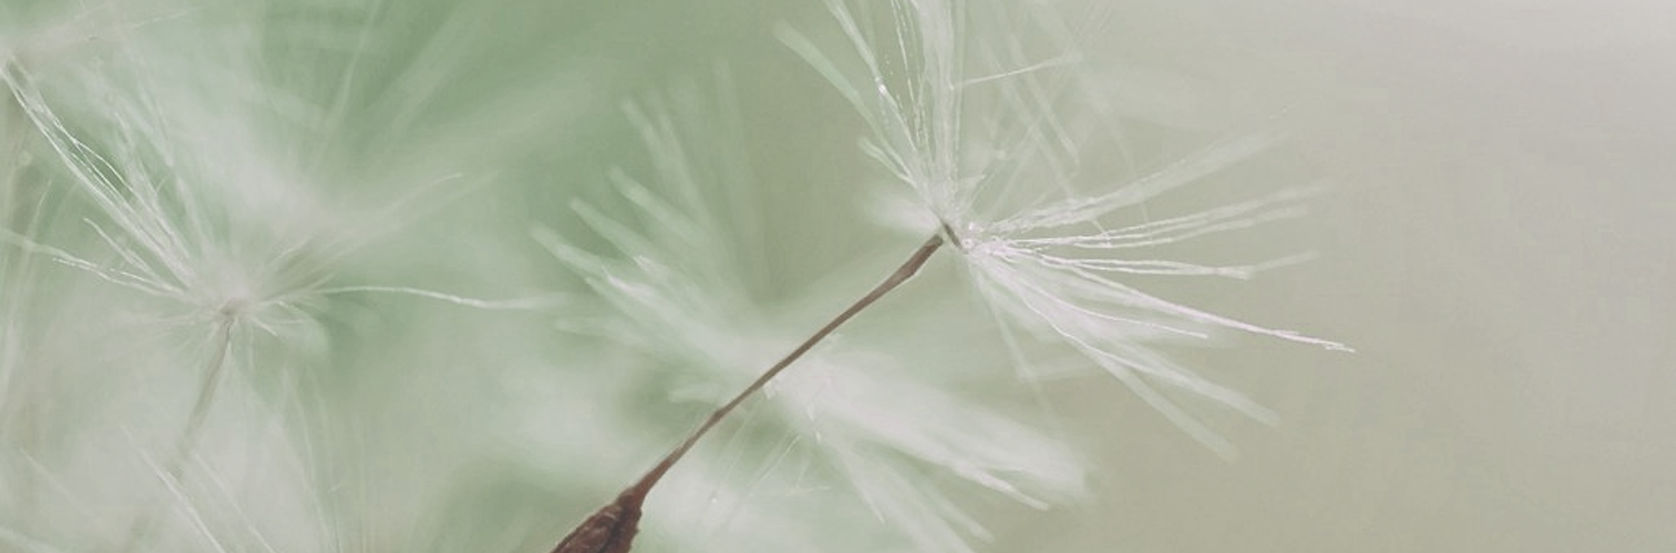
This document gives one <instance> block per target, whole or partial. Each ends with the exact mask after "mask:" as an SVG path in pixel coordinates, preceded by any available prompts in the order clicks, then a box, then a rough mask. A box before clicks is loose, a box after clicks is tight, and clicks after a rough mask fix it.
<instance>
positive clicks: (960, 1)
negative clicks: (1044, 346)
mask: <svg viewBox="0 0 1676 553" xmlns="http://www.w3.org/2000/svg"><path fill="white" fill-rule="evenodd" d="M826 5H827V7H828V10H829V11H830V12H831V14H832V16H833V17H834V19H836V20H837V22H838V25H839V27H840V28H841V29H842V30H843V34H844V38H845V39H846V40H847V41H848V48H847V50H848V52H847V53H845V55H844V56H843V57H840V56H838V55H837V54H835V53H834V51H835V50H833V49H825V48H822V47H819V46H817V45H815V43H814V41H812V40H810V39H808V38H806V37H804V36H803V35H802V34H800V33H798V32H796V31H794V30H791V29H789V28H784V27H782V28H781V29H780V32H779V35H780V37H781V39H782V40H783V41H784V42H785V43H786V44H787V45H788V46H790V47H791V48H792V49H793V50H794V51H796V52H797V53H798V54H799V55H801V56H802V57H803V58H804V59H805V60H806V61H808V62H809V63H810V65H811V66H813V67H814V68H815V69H816V71H818V72H819V73H820V74H821V75H822V76H823V77H825V78H826V79H827V80H828V81H829V82H830V83H831V84H832V85H833V86H834V87H836V89H837V90H838V92H839V93H840V94H841V95H842V96H844V98H845V99H846V100H848V101H849V103H850V104H851V106H852V107H854V108H855V110H856V111H857V113H859V114H860V116H861V119H862V121H863V122H864V123H865V124H866V128H867V131H868V134H867V135H866V138H865V139H864V142H863V145H862V151H863V153H864V154H865V155H867V156H868V157H870V158H872V159H873V160H874V161H876V162H878V163H879V164H880V166H881V167H882V168H883V169H884V170H885V172H886V173H887V174H889V175H890V176H891V177H892V178H893V179H894V180H896V181H898V182H899V183H900V184H901V185H905V186H906V188H907V189H909V190H912V191H913V193H914V195H915V196H916V197H917V198H918V200H919V202H920V205H921V206H922V209H923V210H925V211H926V212H927V213H928V214H929V217H928V218H929V219H933V220H935V221H937V222H938V224H939V225H940V228H941V229H942V230H941V232H942V233H944V234H946V235H948V239H949V240H950V241H951V242H952V243H953V244H955V245H956V246H957V247H956V249H957V250H958V251H959V253H960V255H961V257H962V258H963V259H964V260H965V262H966V263H965V265H966V267H967V268H968V271H967V272H968V274H969V275H970V276H971V279H972V282H973V284H974V285H975V287H976V289H977V291H978V292H979V295H980V296H981V297H982V298H983V299H984V301H986V302H987V303H988V304H990V305H991V306H992V307H991V309H992V311H993V312H994V313H995V314H996V320H997V322H998V324H1000V325H1001V326H1002V327H1003V330H1004V331H1007V332H1010V330H1008V329H1009V328H1012V327H1022V328H1025V329H1027V330H1030V331H1032V333H1033V334H1038V335H1046V336H1051V337H1052V338H1054V339H1055V340H1056V341H1058V342H1059V343H1061V344H1063V345H1064V346H1067V347H1069V348H1071V349H1073V350H1075V351H1077V352H1078V353H1080V354H1081V355H1083V356H1084V357H1085V358H1086V359H1087V360H1088V361H1089V362H1091V363H1092V364H1093V365H1095V366H1098V367H1099V368H1100V369H1102V370H1104V371H1105V372H1107V373H1110V374H1111V375H1112V376H1113V377H1115V378H1116V379H1117V380H1119V381H1120V382H1122V383H1123V384H1124V385H1125V386H1127V387H1129V388H1130V389H1131V390H1133V391H1134V392H1135V393H1136V394H1137V395H1138V396H1140V397H1141V398H1142V399H1143V400H1145V401H1146V402H1147V403H1148V404H1150V405H1152V406H1153V407H1155V408H1157V409H1158V410H1159V411H1160V412H1162V413H1163V414H1164V415H1165V416H1166V417H1167V418H1168V419H1170V420H1171V421H1172V422H1174V423H1176V424H1177V425H1179V426H1181V427H1182V428H1183V429H1185V430H1186V431H1187V432H1188V434H1190V435H1191V436H1193V437H1194V438H1195V439H1198V440H1200V441H1201V442H1204V443H1205V444H1206V445H1208V446H1210V447H1211V448H1212V449H1214V450H1216V451H1218V452H1222V453H1230V452H1231V451H1232V448H1231V445H1230V444H1228V443H1227V442H1226V441H1225V440H1223V439H1222V438H1221V437H1219V436H1217V435H1216V434H1215V433H1214V432H1212V431H1211V430H1210V429H1209V428H1208V427H1206V426H1204V425H1203V424H1202V423H1200V422H1199V421H1198V420H1197V418H1195V417H1193V416H1192V415H1191V414H1190V413H1189V411H1188V410H1186V409H1184V408H1182V407H1180V406H1178V405H1177V404H1176V402H1175V400H1174V399H1172V398H1171V397H1170V395H1169V394H1168V393H1166V392H1165V391H1164V390H1166V389H1168V390H1181V391H1186V392H1189V393H1191V394H1196V395H1199V396H1203V397H1206V398H1209V399H1211V400H1213V401H1214V402H1216V403H1218V404H1221V405H1225V406H1228V407H1231V408H1233V409H1235V410H1237V411H1239V412H1241V413H1244V414H1246V415H1249V416H1251V417H1253V418H1257V419H1259V420H1264V421H1269V420H1272V419H1273V414H1272V413H1271V412H1269V411H1267V410H1265V409H1263V408H1261V407H1260V406H1258V405H1257V404H1256V403H1255V402H1253V401H1251V400H1249V399H1247V398H1245V397H1244V396H1243V395H1241V394H1239V393H1238V392H1235V391H1233V390H1230V389H1228V388H1225V387H1223V386H1220V385H1217V384H1214V383H1212V382H1211V381H1209V380H1207V379H1205V378H1203V377H1201V376H1199V375H1197V374H1196V373H1194V372H1193V371H1190V370H1188V369H1186V368H1185V367H1182V366H1180V365H1178V364H1176V363H1174V362H1173V361H1171V360H1170V359H1169V358H1168V357H1167V356H1165V355H1164V354H1162V353H1161V352H1160V351H1159V350H1158V349H1157V346H1158V345H1159V344H1161V343H1163V342H1167V341H1171V340H1176V341H1179V340H1180V339H1183V338H1190V339H1196V340H1200V341H1203V340H1208V339H1211V338H1213V335H1214V334H1216V333H1217V332H1218V331H1221V330H1237V331H1243V332H1249V333H1255V334H1261V335H1267V336H1273V337H1277V338H1281V339H1285V340H1290V341H1294V342H1300V343H1306V344H1312V345H1317V346H1321V347H1325V348H1328V349H1346V348H1344V346H1342V345H1340V344H1338V343H1335V342H1331V341H1327V340H1320V339H1316V338H1310V337H1307V336H1304V335H1302V334H1299V333H1296V332H1291V331H1284V330H1274V329H1270V328H1267V327H1263V326H1259V325H1256V324H1251V323H1247V322H1244V321H1241V320H1237V319H1233V318H1229V317H1224V316H1220V315H1215V314H1212V313H1209V312H1206V311H1201V310H1198V309H1194V308H1191V307H1187V306H1185V305H1182V304H1179V303H1176V302H1172V301H1169V300H1165V299H1163V298H1160V297H1157V296H1154V295H1151V294H1148V293H1146V292H1144V291H1142V290H1141V289H1140V287H1139V286H1138V285H1137V284H1135V283H1134V281H1135V280H1136V278H1137V277H1142V276H1183V277H1188V276H1191V277H1218V278H1231V279H1246V278H1250V277H1251V276H1252V275H1254V274H1256V273H1258V272H1261V271H1263V270H1267V269H1272V268H1275V267H1279V266H1283V265H1286V264H1288V263H1291V262H1294V261H1295V260H1296V259H1298V257H1296V256H1292V257H1286V258H1281V259H1275V260H1265V261H1258V262H1254V263H1249V264H1236V265H1214V264H1205V263H1196V262H1191V261H1182V260H1177V259H1171V258H1169V257H1168V255H1169V254H1168V251H1169V247H1170V246H1172V245H1176V244H1181V243H1184V242H1188V241H1192V240H1196V239H1201V238H1205V237H1209V236H1213V235H1217V234H1222V233H1231V232H1239V231H1243V230H1246V229H1249V228H1252V227H1255V226H1258V225H1261V224H1265V223H1269V222H1273V221H1279V220H1284V219H1288V218H1294V217H1298V216H1300V215H1302V214H1303V213H1304V208H1303V205H1304V202H1305V201H1306V200H1307V199H1308V198H1310V197H1311V196H1312V195H1314V194H1315V193H1317V191H1318V189H1316V188H1311V187H1298V188H1291V189H1286V190H1282V191H1280V192H1278V193H1273V194H1270V195H1268V196H1264V197H1260V198H1257V199H1254V200H1248V201H1244V202H1240V203H1236V204H1231V205H1228V206H1222V207H1218V208H1212V209H1206V210H1202V211H1198V212H1193V213H1188V214H1186V215H1178V216H1170V217H1166V218H1159V219H1154V218H1152V217H1150V216H1148V215H1146V213H1145V210H1144V209H1142V208H1144V207H1145V205H1146V204H1147V203H1148V202H1150V201H1152V200H1154V199H1157V198H1160V197H1163V196H1165V195H1167V194H1170V193H1172V192H1175V191H1177V190H1180V189H1182V188H1184V187H1187V186H1189V185H1191V184H1193V183H1195V182H1197V181H1201V180H1204V179H1206V178H1209V177H1212V176H1214V175H1216V174H1217V173H1219V172H1222V171H1224V170H1226V169H1228V168H1230V167H1233V166H1235V165H1237V164H1239V163H1242V162H1244V161H1246V160H1248V159H1250V158H1252V157H1254V156H1256V155H1258V154H1259V153H1261V152H1263V151H1265V150H1266V149H1269V148H1271V147H1272V146H1273V145H1274V144H1275V143H1276V142H1278V140H1279V135H1278V134H1277V133H1274V132H1253V133H1246V134H1241V135H1237V136H1234V137H1232V138H1228V139H1225V140H1221V141H1219V142H1216V143H1213V144H1212V145H1210V146H1209V147H1206V148H1205V149H1203V150H1201V151H1199V152H1197V153H1195V154H1193V155H1190V156H1188V157H1186V158H1184V159H1181V160H1179V161H1177V162H1175V163H1172V164H1170V165H1168V166H1165V167H1162V168H1151V169H1150V170H1146V171H1140V173H1141V175H1142V176H1139V177H1131V178H1126V179H1118V180H1117V182H1115V183H1104V184H1094V185H1092V186H1091V185H1090V184H1089V181H1094V180H1096V179H1097V178H1098V177H1099V175H1097V174H1085V167H1084V166H1083V164H1082V163H1081V160H1082V159H1084V158H1085V157H1086V156H1090V155H1108V154H1107V152H1104V151H1101V150H1100V149H1099V148H1101V147H1110V146H1112V145H1114V144H1115V145H1121V143H1122V142H1121V139H1122V136H1121V133H1120V132H1119V131H1118V130H1117V127H1116V122H1115V121H1112V120H1111V119H1110V118H1109V117H1108V116H1107V112H1109V111H1110V110H1109V106H1105V105H1104V104H1103V102H1102V101H1101V100H1100V99H1099V98H1098V97H1091V96H1090V94H1091V91H1094V90H1096V89H1097V87H1095V86H1094V85H1093V84H1092V83H1091V79H1090V75H1089V74H1088V73H1087V72H1084V71H1081V70H1080V69H1079V67H1078V63H1079V61H1080V60H1083V59H1085V57H1084V56H1082V55H1081V54H1079V53H1078V51H1077V42H1078V40H1079V36H1078V34H1079V33H1084V32H1089V31H1088V30H1087V29H1083V30H1075V29H1077V27H1076V25H1072V24H1068V23H1067V22H1065V21H1063V20H1061V19H1060V18H1059V17H1058V15H1057V14H1055V13H1054V12H1053V10H1054V9H1055V8H1054V7H1053V6H1052V5H1051V4H1048V3H1040V4H1015V3H1009V2H999V1H989V0H948V1H940V0H892V1H890V2H887V3H886V5H887V6H888V10H886V11H887V12H888V13H884V14H879V13H874V12H872V11H870V9H869V8H870V7H871V6H870V5H867V4H862V3H851V2H845V1H843V0H828V1H827V2H826ZM997 36H1001V37H1008V38H1007V39H1005V40H999V41H997V40H994V38H993V37H997ZM840 59H848V60H854V62H851V63H844V62H840V61H838V60H840ZM855 62H858V63H855ZM846 65H848V66H850V67H859V69H846V67H845V66H846ZM858 73H859V76H858ZM1114 136H1115V137H1116V139H1117V140H1116V141H1115V142H1114V141H1113V137H1114ZM901 219H905V220H912V219H913V218H911V217H902V218H901ZM1009 343H1011V342H1009ZM1020 370H1021V371H1028V366H1027V365H1021V366H1020ZM1026 376H1029V375H1028V374H1026Z"/></svg>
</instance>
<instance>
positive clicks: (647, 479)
mask: <svg viewBox="0 0 1676 553" xmlns="http://www.w3.org/2000/svg"><path fill="white" fill-rule="evenodd" d="M942 245H943V235H942V234H940V233H939V234H934V235H932V236H931V238H930V239H928V240H926V241H925V244H923V245H921V246H920V247H919V249H918V250H915V251H914V254H913V255H911V256H909V257H908V260H907V261H905V262H903V263H902V266H900V267H897V268H896V272H893V273H891V274H890V276H889V277H886V278H885V280H884V282H880V283H879V285H878V286H875V287H873V290H872V291H869V292H867V295H864V296H862V297H861V299H858V300H856V301H855V303H853V304H850V306H849V307H848V308H846V309H844V311H843V312H841V313H839V314H838V316H836V317H833V318H832V320H831V321H828V322H827V323H826V326H823V327H821V328H820V330H816V331H815V333H814V334H812V335H810V336H809V338H808V339H806V340H804V341H803V343H802V344H798V346H797V347H796V348H795V349H792V350H791V353H788V354H786V356H785V357H784V358H781V359H780V360H779V361H778V362H776V363H774V366H772V367H769V368H768V370H766V371H763V373H762V375H761V376H758V377H757V379H756V380H755V381H753V382H751V384H750V385H749V386H746V387H745V389H744V390H741V391H740V392H739V394H738V395H736V396H733V399H732V400H729V401H728V402H727V403H725V404H722V406H721V407H718V408H716V410H715V411H713V412H711V413H710V417H709V418H708V419H705V421H704V424H702V425H699V427H698V429H697V430H694V431H693V433H692V434H690V435H688V436H687V439H686V440H683V441H682V442H681V444H680V445H677V446H675V449H674V450H671V451H670V452H669V454H668V455H665V456H664V458H663V460H662V461H659V462H658V464H657V465H656V466H654V467H652V470H650V471H647V472H646V475H645V476H642V477H640V480H639V481H637V482H635V483H634V485H632V486H629V487H628V489H625V490H623V493H622V494H619V495H618V496H617V499H616V501H613V502H612V503H611V504H609V505H606V506H605V507H602V508H600V510H599V511H596V512H595V513H594V514H593V516H590V517H588V519H587V520H585V521H583V522H582V524H581V525H578V526H577V527H576V529H575V530H572V531H571V532H570V535H569V536H565V539H564V540H563V541H560V542H559V545H558V547H556V548H554V549H553V553H626V552H627V551H629V548H630V547H631V546H632V545H633V541H634V534H635V531H636V527H637V526H638V524H639V521H640V507H641V505H642V504H643V503H644V502H645V500H646V494H647V493H649V492H650V491H651V490H652V486H655V485H657V483H658V481H659V480H661V479H662V478H663V475H664V474H665V473H667V472H669V469H670V468H671V467H674V466H675V463H677V462H679V461H680V460H681V458H682V457H683V456H685V455H686V454H687V451H688V450H690V449H692V447H693V444H696V443H698V440H699V438H703V437H704V435H705V434H706V433H708V432H709V431H710V429H711V428H713V427H715V426H716V423H719V422H721V420H722V419H723V418H725V417H727V415H728V413H731V412H733V409H734V408H735V407H738V406H739V404H740V403H743V402H744V401H745V398H748V397H750V396H751V394H754V393H756V391H757V390H760V389H762V387H763V385H766V384H768V381H770V380H773V379H774V377H775V376H778V375H779V374H780V372H781V371H784V370H785V369H786V367H788V366H790V365H791V364H792V362H794V361H797V360H798V358H801V357H803V354H805V353H808V352H809V350H810V349H812V348H814V347H815V344H818V343H820V341H821V340H823V339H825V338H826V337H827V335H830V334H832V332H833V331H834V330H837V329H838V327H839V326H842V325H843V324H844V323H845V322H846V321H849V320H850V319H851V318H853V317H855V316H856V314H857V313H860V312H861V311H862V310H864V309H867V306H869V305H872V304H873V302H876V301H879V298H882V297H884V296H885V294H888V293H890V291H891V290H894V289H896V287H897V286H901V285H902V283H903V282H907V280H908V278H909V277H912V276H914V274H915V273H918V272H919V270H920V268H921V267H924V266H925V262H926V261H928V260H930V259H931V254H933V253H936V252H937V248H939V247H941V246H942Z"/></svg>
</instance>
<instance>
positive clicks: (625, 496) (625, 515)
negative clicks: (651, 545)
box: [553, 485, 647, 553]
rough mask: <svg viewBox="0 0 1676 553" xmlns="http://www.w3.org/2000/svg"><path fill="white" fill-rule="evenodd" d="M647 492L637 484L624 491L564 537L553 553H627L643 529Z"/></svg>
mask: <svg viewBox="0 0 1676 553" xmlns="http://www.w3.org/2000/svg"><path fill="white" fill-rule="evenodd" d="M646 491H647V490H646V489H645V488H643V487H642V486H638V485H637V486H635V487H632V488H629V489H628V490H625V491H623V493H622V495H618V496H617V500H616V501H613V502H611V504H609V505H606V506H604V507H600V509H599V510H598V511H595V512H594V514H593V515H592V516H589V517H588V520H585V521H583V522H582V524H581V525H579V526H577V527H576V529H575V530H572V531H571V532H570V535H568V536H565V538H564V540H563V541H560V542H559V546H558V547H555V548H553V553H628V552H629V549H630V548H631V547H633V546H634V534H635V532H637V531H638V530H639V528H640V506H641V504H642V503H644V502H645V501H646Z"/></svg>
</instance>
